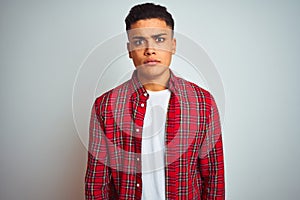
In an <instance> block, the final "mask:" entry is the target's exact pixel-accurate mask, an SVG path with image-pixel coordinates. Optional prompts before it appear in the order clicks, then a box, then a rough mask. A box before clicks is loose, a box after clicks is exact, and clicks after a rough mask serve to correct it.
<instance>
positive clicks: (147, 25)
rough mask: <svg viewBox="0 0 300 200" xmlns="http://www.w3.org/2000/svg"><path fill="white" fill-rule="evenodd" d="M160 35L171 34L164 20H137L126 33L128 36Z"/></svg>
mask: <svg viewBox="0 0 300 200" xmlns="http://www.w3.org/2000/svg"><path fill="white" fill-rule="evenodd" d="M162 33H163V34H167V35H169V34H171V33H172V29H171V27H169V26H168V25H167V24H166V22H165V21H164V20H161V19H158V18H152V19H143V20H138V21H137V22H135V23H133V24H132V25H131V29H130V30H128V31H127V34H128V35H129V36H135V35H140V36H153V35H157V34H162Z"/></svg>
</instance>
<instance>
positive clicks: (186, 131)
mask: <svg viewBox="0 0 300 200" xmlns="http://www.w3.org/2000/svg"><path fill="white" fill-rule="evenodd" d="M168 88H169V90H170V91H171V97H170V101H169V107H168V113H167V121H166V129H165V130H166V138H165V166H166V167H165V175H166V179H165V182H166V191H165V193H166V199H191V200H192V199H195V200H196V199H201V200H223V199H225V182H224V163H223V147H222V137H221V126H220V121H219V114H218V110H217V106H216V103H215V101H214V99H213V97H212V96H211V95H210V93H209V92H207V91H206V90H204V89H202V88H200V87H198V86H197V85H195V84H193V83H190V82H188V81H186V80H184V79H181V78H179V77H176V76H175V75H174V74H173V73H172V72H171V76H170V79H169V85H168ZM147 99H148V94H147V92H146V90H145V88H144V87H143V86H142V85H141V83H140V82H139V81H138V79H137V75H136V71H135V72H134V73H133V75H132V78H131V79H130V80H128V81H127V82H125V83H123V84H122V85H120V86H118V87H116V88H115V89H112V90H110V91H108V92H106V93H105V94H103V95H101V96H100V97H99V98H97V99H96V101H95V103H94V105H93V108H92V115H91V120H90V138H89V153H88V165H87V170H86V177H85V195H86V199H88V200H90V199H124V200H125V199H126V200H127V199H134V200H137V199H141V196H142V195H141V193H142V187H143V184H142V172H141V144H142V128H143V120H144V116H145V111H146V105H147Z"/></svg>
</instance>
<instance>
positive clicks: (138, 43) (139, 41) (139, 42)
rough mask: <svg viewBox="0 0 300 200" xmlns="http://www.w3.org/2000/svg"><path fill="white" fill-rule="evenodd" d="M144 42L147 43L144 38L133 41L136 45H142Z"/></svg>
mask: <svg viewBox="0 0 300 200" xmlns="http://www.w3.org/2000/svg"><path fill="white" fill-rule="evenodd" d="M144 43H145V40H143V39H139V40H135V41H133V44H134V45H135V46H139V45H142V44H144Z"/></svg>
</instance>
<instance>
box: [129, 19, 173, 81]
mask: <svg viewBox="0 0 300 200" xmlns="http://www.w3.org/2000/svg"><path fill="white" fill-rule="evenodd" d="M172 34H173V32H172V29H171V28H170V27H169V26H167V24H166V22H165V21H164V20H161V19H157V18H152V19H145V20H139V21H137V22H136V23H134V24H132V25H131V29H130V30H128V39H129V42H128V44H127V48H128V52H129V57H130V58H131V59H132V60H133V63H134V65H135V67H136V68H137V70H138V72H139V74H140V75H142V76H143V77H144V78H147V79H148V80H152V79H156V78H159V76H163V75H164V74H165V73H166V72H168V69H169V66H170V63H171V59H172V54H174V53H175V50H176V40H175V39H174V38H173V35H172Z"/></svg>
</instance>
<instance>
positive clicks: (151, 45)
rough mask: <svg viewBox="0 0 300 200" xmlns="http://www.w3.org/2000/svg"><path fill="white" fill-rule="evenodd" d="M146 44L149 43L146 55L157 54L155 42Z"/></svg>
mask: <svg viewBox="0 0 300 200" xmlns="http://www.w3.org/2000/svg"><path fill="white" fill-rule="evenodd" d="M146 44H147V46H146V48H145V52H144V55H145V56H150V55H153V54H156V50H155V48H154V44H152V43H151V42H149V41H148V42H147V43H146Z"/></svg>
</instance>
